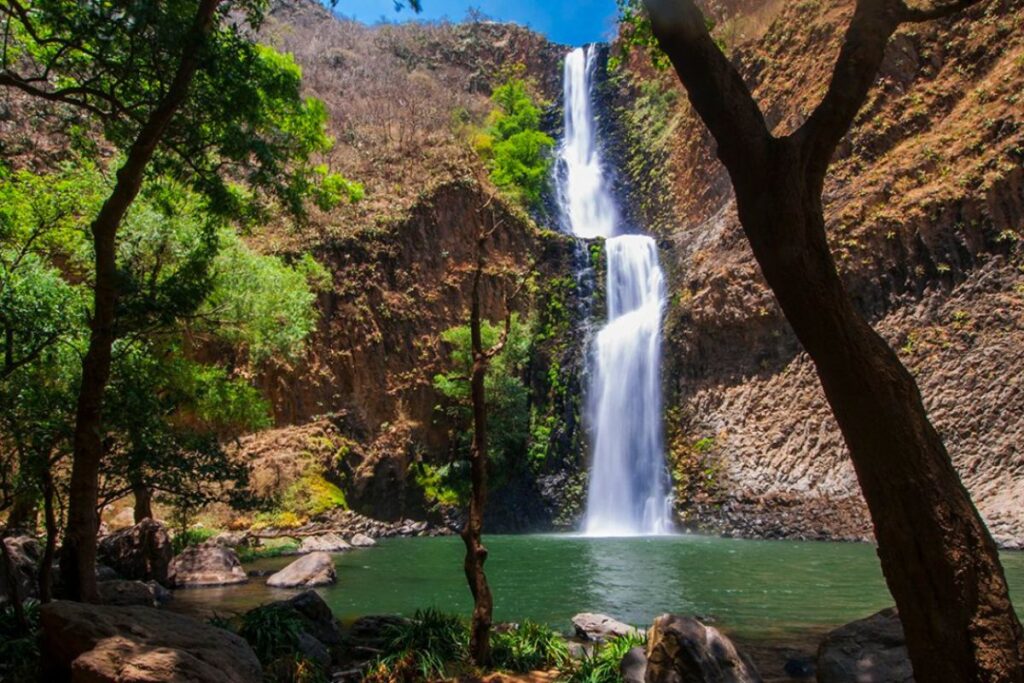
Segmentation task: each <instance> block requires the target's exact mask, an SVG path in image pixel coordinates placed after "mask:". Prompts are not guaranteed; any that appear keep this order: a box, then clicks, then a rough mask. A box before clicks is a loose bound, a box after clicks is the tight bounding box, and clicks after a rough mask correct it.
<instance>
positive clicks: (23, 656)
mask: <svg viewBox="0 0 1024 683" xmlns="http://www.w3.org/2000/svg"><path fill="white" fill-rule="evenodd" d="M23 606H24V608H25V617H26V618H27V619H28V623H29V630H28V631H27V632H26V631H25V630H24V629H22V627H21V625H20V624H19V623H18V620H17V618H15V615H14V608H13V607H12V606H11V605H9V604H8V605H4V606H3V609H0V681H35V680H39V637H38V636H39V602H38V601H36V600H31V599H30V600H25V601H24V603H23Z"/></svg>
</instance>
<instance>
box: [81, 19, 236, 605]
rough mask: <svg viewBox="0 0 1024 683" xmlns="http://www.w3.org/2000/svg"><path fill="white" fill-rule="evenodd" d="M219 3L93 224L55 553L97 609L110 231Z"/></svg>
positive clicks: (199, 24)
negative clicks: (64, 509)
mask: <svg viewBox="0 0 1024 683" xmlns="http://www.w3.org/2000/svg"><path fill="white" fill-rule="evenodd" d="M218 4H219V0H201V2H200V3H199V6H198V9H197V11H196V17H195V21H194V23H193V25H192V28H191V29H190V32H189V36H188V39H187V40H186V41H185V44H184V46H183V50H182V55H181V61H180V62H179V64H178V69H177V71H176V72H175V75H174V79H173V81H172V82H171V84H170V87H169V88H168V90H167V92H166V93H165V95H164V96H163V98H162V99H161V101H160V102H159V104H158V105H157V107H156V108H155V109H154V110H153V111H152V112H151V113H150V115H149V117H148V119H147V120H146V123H145V124H144V125H143V126H142V128H141V130H140V131H139V134H138V136H137V137H136V139H135V141H134V143H133V144H132V146H131V147H130V149H129V150H128V154H127V158H126V159H125V162H124V165H123V166H121V168H120V169H119V170H118V172H117V182H116V184H115V185H114V189H113V191H112V192H111V194H110V196H109V197H108V198H107V199H106V201H105V202H104V203H103V206H102V207H101V208H100V212H99V214H98V215H97V216H96V219H95V220H94V221H93V223H92V237H93V247H94V250H95V276H96V282H95V291H94V294H93V312H92V319H91V320H90V324H89V327H90V335H89V347H88V350H87V352H86V355H85V357H84V358H83V360H82V384H81V387H80V389H79V393H78V402H77V406H76V412H75V431H74V437H73V442H72V443H73V456H74V457H73V461H72V468H71V485H70V491H69V494H68V522H67V531H66V534H65V537H64V544H63V547H62V548H61V584H62V588H63V595H64V597H66V598H69V599H73V600H82V601H85V602H96V601H97V600H98V594H97V592H96V533H97V531H98V526H99V519H98V516H97V513H96V505H97V501H98V497H99V470H100V462H101V460H102V458H103V438H102V433H103V424H102V423H103V394H104V392H105V390H106V386H107V381H108V379H109V378H110V363H111V349H112V347H113V344H114V339H115V329H114V323H115V320H114V318H115V311H116V307H117V298H118V291H117V289H118V287H117V264H116V250H117V231H118V228H119V227H120V225H121V222H122V221H123V220H124V217H125V214H126V213H127V212H128V208H129V207H130V206H131V204H132V202H133V201H134V200H135V197H136V196H137V195H138V193H139V189H140V188H141V187H142V181H143V177H144V174H145V171H146V166H147V165H148V164H149V161H150V159H152V157H153V153H154V152H155V151H156V148H157V145H158V144H159V143H160V139H161V138H162V136H163V134H164V132H165V131H166V130H167V126H168V125H169V124H170V122H171V121H172V119H173V118H174V115H175V113H176V112H177V111H178V108H179V107H180V106H181V105H182V103H183V102H184V101H185V99H186V97H187V96H188V90H189V86H190V84H191V82H192V79H193V77H194V76H195V73H196V71H197V70H198V69H199V66H200V60H201V56H202V46H203V43H204V42H205V40H206V38H207V37H208V36H209V34H210V32H211V30H212V28H213V24H214V18H215V14H216V9H217V5H218Z"/></svg>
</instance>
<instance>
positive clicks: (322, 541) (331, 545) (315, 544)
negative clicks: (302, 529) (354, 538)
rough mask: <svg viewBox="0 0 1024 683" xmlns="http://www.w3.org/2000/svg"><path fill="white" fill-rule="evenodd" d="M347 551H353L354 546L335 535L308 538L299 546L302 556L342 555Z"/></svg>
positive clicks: (327, 534) (328, 534)
mask: <svg viewBox="0 0 1024 683" xmlns="http://www.w3.org/2000/svg"><path fill="white" fill-rule="evenodd" d="M346 550H352V546H351V545H349V544H348V542H347V541H346V540H345V539H344V538H342V537H341V536H339V535H338V534H335V533H326V534H320V535H319V536H307V537H306V538H304V539H302V545H300V546H299V552H300V553H301V554H303V555H304V554H306V553H317V552H323V553H341V552H345V551H346Z"/></svg>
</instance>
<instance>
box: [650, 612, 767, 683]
mask: <svg viewBox="0 0 1024 683" xmlns="http://www.w3.org/2000/svg"><path fill="white" fill-rule="evenodd" d="M646 680H647V683H707V682H710V681H713V682H714V683H761V676H760V674H758V673H757V669H755V668H754V664H753V663H752V662H751V661H750V659H749V658H748V657H746V656H745V655H743V654H742V653H740V652H739V651H738V650H737V649H736V646H735V645H733V644H732V641H730V640H729V639H728V638H726V637H725V636H723V635H722V634H721V633H719V632H718V630H717V629H715V628H712V627H710V626H705V625H704V624H702V623H700V622H699V621H697V620H696V619H693V618H692V617H680V616H676V615H675V614H663V615H661V616H660V617H658V618H657V619H655V620H654V625H653V626H651V629H650V631H648V632H647V672H646Z"/></svg>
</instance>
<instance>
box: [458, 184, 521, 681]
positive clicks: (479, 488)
mask: <svg viewBox="0 0 1024 683" xmlns="http://www.w3.org/2000/svg"><path fill="white" fill-rule="evenodd" d="M493 201H494V197H493V196H492V197H489V198H488V201H487V202H486V203H485V205H484V206H483V207H482V209H481V211H480V214H481V215H483V214H484V212H487V213H488V214H489V221H484V220H481V222H480V225H479V227H478V231H477V238H476V250H477V251H476V253H477V258H476V268H475V270H474V271H473V286H472V291H471V292H470V305H469V306H470V308H469V333H470V348H471V352H472V364H471V366H470V369H469V395H470V401H471V404H472V412H473V440H472V443H471V445H470V453H469V461H470V496H469V510H468V514H467V515H466V524H465V526H464V527H463V529H462V534H461V535H462V541H463V543H464V544H465V546H466V557H465V561H464V563H463V568H464V570H465V573H466V581H467V583H469V591H470V593H471V594H472V595H473V617H472V619H471V621H470V640H469V654H470V657H472V659H473V662H474V663H475V664H476V665H477V666H481V667H483V666H487V665H488V664H489V663H490V659H491V624H492V622H493V619H494V597H493V596H492V594H491V589H490V586H489V585H488V583H487V575H486V574H485V573H484V563H485V562H486V561H487V548H486V547H485V546H484V545H483V541H482V538H481V536H482V534H483V525H484V508H485V506H486V504H487V458H488V456H487V448H488V433H487V389H486V381H487V370H488V368H489V367H490V364H491V362H492V360H493V359H494V358H495V356H497V355H498V354H500V353H501V352H502V350H503V349H504V348H505V345H506V343H507V342H508V340H509V333H510V331H511V329H512V307H511V304H512V300H513V299H514V298H515V297H516V296H517V295H518V293H519V290H520V289H521V288H522V286H523V282H525V280H524V281H521V282H520V283H519V285H518V286H517V287H516V288H515V289H514V290H513V291H512V292H511V294H510V295H509V296H507V297H506V298H505V324H504V328H503V329H502V331H501V334H500V336H499V337H498V339H497V341H495V342H494V343H493V344H492V345H491V346H490V347H488V348H484V339H483V320H482V318H481V312H480V298H481V292H480V286H481V281H482V279H483V274H484V267H485V265H486V261H487V256H486V249H487V242H488V241H489V240H490V238H491V235H493V234H494V231H495V230H498V229H499V228H500V227H501V221H497V220H495V218H494V213H493V211H488V209H490V207H491V203H492V202H493ZM488 222H489V227H488Z"/></svg>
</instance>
